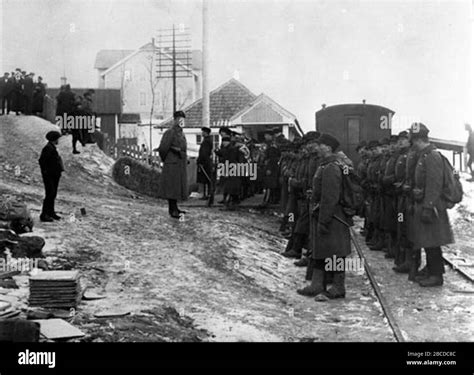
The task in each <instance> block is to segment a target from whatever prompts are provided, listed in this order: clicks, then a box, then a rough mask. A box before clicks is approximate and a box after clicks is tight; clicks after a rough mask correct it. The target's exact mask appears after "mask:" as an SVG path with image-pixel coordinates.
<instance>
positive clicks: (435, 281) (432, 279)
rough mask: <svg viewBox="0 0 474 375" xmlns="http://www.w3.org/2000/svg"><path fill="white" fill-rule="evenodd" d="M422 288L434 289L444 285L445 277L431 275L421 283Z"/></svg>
mask: <svg viewBox="0 0 474 375" xmlns="http://www.w3.org/2000/svg"><path fill="white" fill-rule="evenodd" d="M419 284H420V286H422V287H433V286H441V285H443V275H437V276H435V275H430V276H428V277H426V278H424V279H422V280H420V282H419Z"/></svg>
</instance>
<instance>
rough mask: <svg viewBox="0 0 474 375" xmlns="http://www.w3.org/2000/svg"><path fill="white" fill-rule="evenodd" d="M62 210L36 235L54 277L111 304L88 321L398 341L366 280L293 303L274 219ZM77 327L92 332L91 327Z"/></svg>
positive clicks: (25, 188)
mask: <svg viewBox="0 0 474 375" xmlns="http://www.w3.org/2000/svg"><path fill="white" fill-rule="evenodd" d="M0 188H3V189H7V188H8V190H10V191H16V192H17V193H20V194H22V195H24V196H26V197H27V198H28V199H27V200H28V201H29V202H30V203H31V204H32V209H33V213H34V215H35V216H36V218H37V216H38V214H39V209H40V199H38V198H39V197H41V192H40V191H38V190H37V189H35V188H34V187H32V186H29V185H23V184H16V183H15V182H10V183H7V184H5V183H3V184H0ZM58 207H59V210H60V211H61V214H62V215H63V216H64V218H65V219H66V220H63V221H61V222H60V223H59V224H58V223H54V224H50V223H38V225H37V227H36V230H35V232H36V233H37V234H39V235H41V236H44V238H45V239H46V242H47V246H46V248H45V251H44V253H45V255H46V256H47V257H48V258H47V259H48V261H49V262H50V263H52V264H53V265H54V266H55V268H57V267H60V268H70V267H73V268H78V269H81V270H82V272H83V274H84V282H85V283H86V284H88V285H89V286H90V287H92V288H94V290H95V291H97V292H102V293H105V294H106V295H107V298H106V299H103V300H97V301H89V302H84V303H82V304H81V306H80V310H79V314H83V315H84V316H92V314H93V313H95V312H97V311H102V310H107V309H111V308H116V309H117V308H119V309H126V310H130V311H131V312H132V313H133V314H137V315H140V314H141V313H142V312H143V311H149V310H153V309H156V308H159V307H161V306H164V305H166V306H171V307H173V308H174V309H175V310H176V311H178V312H179V314H180V315H181V316H183V317H185V316H186V317H191V318H192V319H194V321H195V324H196V325H197V326H198V327H200V328H203V329H205V330H207V331H208V332H210V337H209V339H210V340H218V341H239V340H241V341H282V340H283V341H299V340H308V341H319V340H321V341H391V340H393V336H392V334H391V331H390V329H389V327H388V325H387V324H386V321H385V320H384V318H383V315H382V311H381V309H380V306H379V305H378V303H377V301H376V299H375V297H374V294H373V292H372V290H371V287H370V285H369V283H368V280H367V278H366V277H365V276H364V275H356V274H349V275H348V278H347V285H348V295H347V298H346V300H345V301H331V302H328V303H316V302H315V301H314V300H313V299H307V298H304V297H301V296H299V295H298V294H296V289H297V288H299V287H301V286H302V285H304V270H301V269H297V268H296V267H294V266H293V264H292V261H290V260H288V259H286V258H283V257H282V256H280V255H279V254H278V253H279V252H281V251H282V250H283V248H284V241H283V240H282V239H281V237H280V236H279V235H278V233H277V232H276V229H277V228H278V224H277V222H276V218H275V217H274V216H267V215H264V214H253V213H249V212H234V213H228V212H222V211H219V210H218V209H216V208H214V209H205V208H199V209H191V208H190V209H189V213H188V214H187V215H186V216H185V221H184V222H178V221H175V220H172V219H170V218H169V217H168V215H167V210H166V208H165V207H163V203H162V202H159V201H154V200H148V199H138V200H137V199H130V198H124V197H119V198H117V199H114V198H103V197H95V196H94V195H90V196H85V195H83V194H70V193H68V194H67V200H66V199H65V196H64V195H63V194H60V196H59V200H58ZM81 207H84V208H86V210H87V215H86V216H84V217H81V216H80V214H79V209H80V208H81ZM71 213H74V214H75V215H76V218H77V219H76V221H75V222H70V221H69V217H70V214H71ZM81 322H82V323H84V324H86V325H85V326H84V327H83V329H85V330H86V331H87V330H88V326H87V324H89V323H90V322H89V321H87V319H85V320H83V321H81ZM123 335H126V333H123ZM99 337H100V336H99ZM134 339H136V338H134ZM125 340H127V337H125Z"/></svg>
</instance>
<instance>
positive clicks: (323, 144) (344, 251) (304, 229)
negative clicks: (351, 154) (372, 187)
mask: <svg viewBox="0 0 474 375" xmlns="http://www.w3.org/2000/svg"><path fill="white" fill-rule="evenodd" d="M285 146H286V147H284V148H283V153H282V157H281V159H280V176H281V183H282V190H281V208H282V210H283V212H284V217H283V220H282V223H281V226H280V231H281V232H283V235H284V236H285V237H287V238H288V239H289V240H288V243H287V246H286V249H285V252H284V253H283V256H285V257H288V258H296V259H299V260H298V261H296V262H295V265H296V266H298V267H306V269H307V272H306V280H308V281H311V283H310V284H309V285H307V286H306V287H304V288H301V289H298V290H297V293H298V294H300V295H303V296H307V297H315V299H316V301H326V300H328V299H337V298H344V297H345V293H346V292H345V267H344V264H345V258H346V257H347V256H348V255H349V254H350V253H351V245H350V231H349V227H350V226H351V225H352V219H351V216H350V215H348V214H346V212H345V210H344V208H343V206H342V204H341V201H340V197H341V194H342V173H344V172H343V171H344V169H345V168H348V169H351V168H352V162H351V160H350V159H348V158H347V156H346V155H345V154H344V153H343V152H342V151H338V148H339V141H338V140H337V139H336V138H335V137H333V136H332V135H329V134H324V133H323V134H320V133H319V132H314V131H311V132H308V133H306V134H305V135H304V136H303V138H302V139H297V140H294V141H293V142H288V143H287V144H286V145H285ZM305 249H306V254H303V252H304V250H305ZM328 259H329V260H331V261H332V260H334V263H332V265H331V266H330V267H328ZM336 264H342V267H334V266H335V265H336ZM329 284H332V285H331V287H328V286H329Z"/></svg>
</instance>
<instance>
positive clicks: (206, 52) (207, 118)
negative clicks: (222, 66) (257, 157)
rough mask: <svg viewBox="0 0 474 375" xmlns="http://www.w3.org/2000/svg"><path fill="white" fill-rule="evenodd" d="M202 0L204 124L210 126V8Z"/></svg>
mask: <svg viewBox="0 0 474 375" xmlns="http://www.w3.org/2000/svg"><path fill="white" fill-rule="evenodd" d="M208 5H209V4H208V1H207V0H202V126H210V122H211V121H210V108H209V10H208Z"/></svg>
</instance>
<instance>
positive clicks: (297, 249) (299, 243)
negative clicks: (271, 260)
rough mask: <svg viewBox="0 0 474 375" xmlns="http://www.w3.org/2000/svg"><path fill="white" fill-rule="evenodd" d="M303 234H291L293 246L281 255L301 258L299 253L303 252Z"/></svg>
mask: <svg viewBox="0 0 474 375" xmlns="http://www.w3.org/2000/svg"><path fill="white" fill-rule="evenodd" d="M304 239H305V238H304V235H303V234H300V233H295V234H294V235H293V244H292V245H293V246H292V247H291V249H290V250H289V251H288V250H287V251H285V252H284V253H283V254H282V255H283V256H284V257H286V258H297V259H299V258H301V253H302V252H303V245H304Z"/></svg>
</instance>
